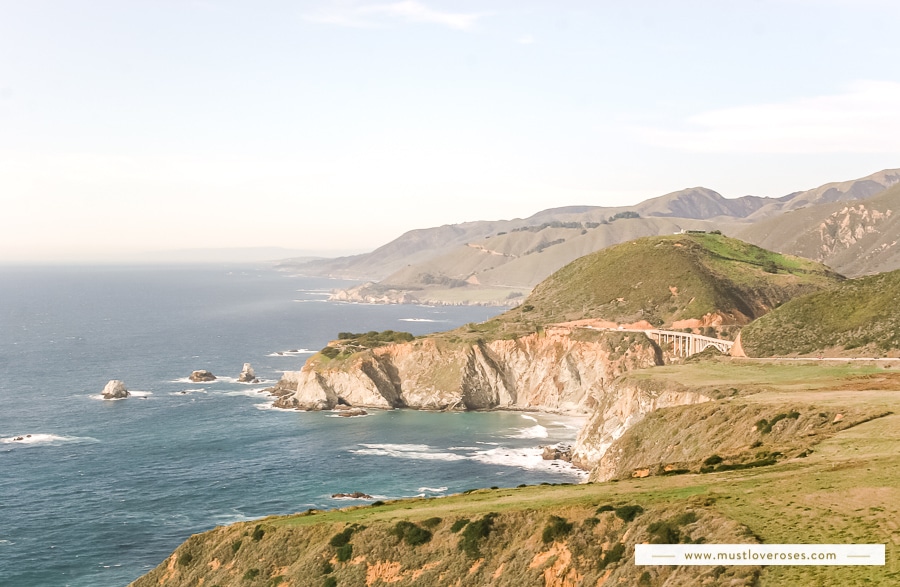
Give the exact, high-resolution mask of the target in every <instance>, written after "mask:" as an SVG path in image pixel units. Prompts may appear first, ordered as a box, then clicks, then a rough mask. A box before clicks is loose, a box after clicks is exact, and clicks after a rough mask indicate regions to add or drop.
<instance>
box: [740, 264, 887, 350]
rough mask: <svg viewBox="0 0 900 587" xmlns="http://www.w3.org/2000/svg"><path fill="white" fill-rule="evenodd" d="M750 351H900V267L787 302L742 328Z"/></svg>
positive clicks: (744, 343) (742, 339)
mask: <svg viewBox="0 0 900 587" xmlns="http://www.w3.org/2000/svg"><path fill="white" fill-rule="evenodd" d="M741 343H742V345H743V347H744V352H746V353H747V355H748V356H754V357H770V356H785V355H793V354H797V355H809V354H814V353H818V352H822V351H825V352H828V354H832V353H833V352H839V353H841V354H846V353H847V351H850V353H851V354H859V355H861V356H878V355H882V354H891V355H897V354H898V352H900V270H898V271H892V272H890V273H881V274H878V275H872V276H869V277H860V278H858V279H852V280H848V281H845V282H843V283H842V284H841V285H840V286H839V287H837V288H835V289H832V290H829V291H822V292H818V293H815V294H811V295H808V296H804V297H801V298H798V299H796V300H793V301H791V302H788V303H787V304H785V305H784V306H782V307H780V308H778V309H777V310H776V311H775V312H772V313H771V314H769V315H767V316H764V317H762V318H760V319H759V320H757V321H755V322H753V323H752V324H750V325H749V326H747V327H746V328H744V329H743V330H742V331H741Z"/></svg>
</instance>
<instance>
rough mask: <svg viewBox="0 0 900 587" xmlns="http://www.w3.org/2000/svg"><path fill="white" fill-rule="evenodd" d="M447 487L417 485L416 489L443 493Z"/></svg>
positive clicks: (421, 491) (423, 491)
mask: <svg viewBox="0 0 900 587" xmlns="http://www.w3.org/2000/svg"><path fill="white" fill-rule="evenodd" d="M447 489H448V488H447V487H419V488H418V489H416V491H418V492H419V493H444V492H445V491H447Z"/></svg>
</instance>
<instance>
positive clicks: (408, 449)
mask: <svg viewBox="0 0 900 587" xmlns="http://www.w3.org/2000/svg"><path fill="white" fill-rule="evenodd" d="M360 446H364V447H366V448H362V449H355V450H351V451H350V452H352V453H354V454H358V455H371V456H381V457H396V458H400V459H413V460H421V461H463V460H465V459H467V458H468V457H466V456H463V455H458V454H454V453H452V452H434V451H433V450H432V448H431V447H430V446H428V445H426V444H361V445H360Z"/></svg>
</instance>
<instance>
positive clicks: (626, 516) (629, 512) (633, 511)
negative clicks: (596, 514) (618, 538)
mask: <svg viewBox="0 0 900 587" xmlns="http://www.w3.org/2000/svg"><path fill="white" fill-rule="evenodd" d="M615 512H616V516H618V517H619V518H620V519H622V520H623V521H624V522H625V523H626V524H627V523H628V522H630V521H632V520H633V519H634V518H635V517H636V516H638V515H639V514H642V513H644V508H642V507H641V506H639V505H623V506H619V507H617V508H616V509H615Z"/></svg>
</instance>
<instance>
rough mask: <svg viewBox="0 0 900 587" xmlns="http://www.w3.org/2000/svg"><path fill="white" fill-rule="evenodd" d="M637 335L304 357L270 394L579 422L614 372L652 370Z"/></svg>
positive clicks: (423, 344) (422, 344)
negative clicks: (565, 416) (558, 416)
mask: <svg viewBox="0 0 900 587" xmlns="http://www.w3.org/2000/svg"><path fill="white" fill-rule="evenodd" d="M660 362H661V358H660V355H659V349H658V347H656V345H655V344H654V343H653V342H651V341H650V340H649V339H648V338H647V337H646V336H645V335H644V334H642V333H619V332H592V331H583V330H575V329H571V328H551V329H547V331H546V332H543V333H539V334H530V335H527V336H523V337H521V338H518V339H515V340H494V341H490V342H483V341H478V342H475V343H464V342H450V341H448V340H446V339H437V338H426V339H420V340H416V341H413V342H410V343H403V344H392V345H387V346H383V347H379V348H375V349H370V350H366V351H363V352H359V353H355V354H353V355H351V356H350V357H346V358H335V359H328V358H327V357H325V356H323V355H321V354H320V355H316V356H314V357H313V358H311V359H310V360H309V361H308V362H307V364H306V365H305V366H304V367H303V369H302V370H300V371H289V372H286V373H285V374H284V376H283V378H282V379H281V380H280V381H279V382H278V384H277V385H276V386H275V388H274V389H273V390H272V393H273V395H275V396H277V397H278V399H277V400H276V402H275V405H276V406H277V407H281V408H297V409H304V410H322V409H331V408H334V407H335V406H336V405H338V404H339V403H340V404H346V405H351V406H365V407H377V408H397V407H409V408H416V409H434V410H481V409H493V408H501V409H502V408H505V409H540V410H545V411H554V412H564V413H578V414H586V413H590V412H592V411H593V408H594V407H595V406H596V405H598V403H600V399H601V398H602V397H603V396H604V394H606V393H608V391H609V389H610V388H609V386H610V384H611V383H612V381H613V380H614V379H615V378H616V377H617V376H618V375H620V374H621V373H623V372H625V371H627V370H630V369H634V368H642V367H650V366H652V365H656V364H659V363H660Z"/></svg>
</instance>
